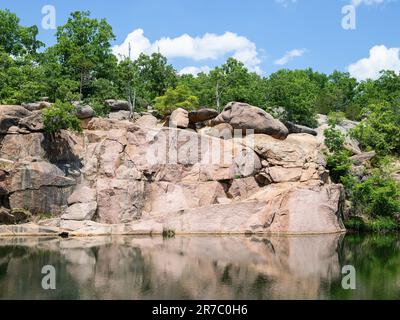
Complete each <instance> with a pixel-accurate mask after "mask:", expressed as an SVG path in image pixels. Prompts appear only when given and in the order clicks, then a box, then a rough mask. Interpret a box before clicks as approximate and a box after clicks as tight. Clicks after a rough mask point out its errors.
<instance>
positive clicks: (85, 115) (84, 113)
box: [76, 105, 95, 120]
mask: <svg viewBox="0 0 400 320" xmlns="http://www.w3.org/2000/svg"><path fill="white" fill-rule="evenodd" d="M94 115H95V113H94V110H93V108H92V107H91V106H89V105H85V106H82V105H79V106H78V107H77V108H76V116H77V117H78V119H81V120H84V119H90V118H93V117H94Z"/></svg>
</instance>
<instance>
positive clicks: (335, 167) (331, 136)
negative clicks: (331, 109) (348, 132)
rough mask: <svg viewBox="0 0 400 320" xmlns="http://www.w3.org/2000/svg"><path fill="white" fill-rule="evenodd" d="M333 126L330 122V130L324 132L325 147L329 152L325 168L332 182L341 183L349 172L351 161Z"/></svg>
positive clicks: (340, 136) (337, 131)
mask: <svg viewBox="0 0 400 320" xmlns="http://www.w3.org/2000/svg"><path fill="white" fill-rule="evenodd" d="M335 126H336V125H335V124H334V122H332V123H331V126H330V128H329V129H326V130H325V131H324V135H325V145H326V146H327V147H328V150H329V154H328V155H327V168H328V170H329V171H330V174H331V178H332V180H333V181H334V182H342V178H344V177H345V176H347V175H348V174H349V172H350V169H351V161H350V154H349V152H348V151H347V150H346V149H345V148H344V142H345V139H344V136H343V134H342V133H341V132H340V131H339V130H337V129H335Z"/></svg>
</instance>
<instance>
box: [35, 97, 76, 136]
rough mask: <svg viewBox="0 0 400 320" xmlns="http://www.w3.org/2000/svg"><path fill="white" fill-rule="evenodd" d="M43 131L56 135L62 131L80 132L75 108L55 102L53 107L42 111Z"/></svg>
mask: <svg viewBox="0 0 400 320" xmlns="http://www.w3.org/2000/svg"><path fill="white" fill-rule="evenodd" d="M43 122H44V127H45V130H46V131H47V132H49V133H53V134H54V133H57V132H59V131H60V130H62V129H71V130H73V131H77V132H81V131H82V129H81V123H80V120H79V119H78V118H77V117H76V115H75V107H74V106H73V105H72V104H70V103H68V102H61V101H57V102H56V103H55V104H54V105H53V106H51V107H49V108H47V109H45V110H44V111H43Z"/></svg>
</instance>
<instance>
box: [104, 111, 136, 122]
mask: <svg viewBox="0 0 400 320" xmlns="http://www.w3.org/2000/svg"><path fill="white" fill-rule="evenodd" d="M130 115H131V113H130V112H129V111H125V110H120V111H116V112H110V114H109V115H108V118H109V119H113V120H118V121H123V120H129V119H130Z"/></svg>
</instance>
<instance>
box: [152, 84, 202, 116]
mask: <svg viewBox="0 0 400 320" xmlns="http://www.w3.org/2000/svg"><path fill="white" fill-rule="evenodd" d="M198 105H199V99H198V98H197V97H196V96H194V95H192V93H191V92H190V90H189V88H188V87H186V86H184V85H178V86H177V87H176V88H175V89H168V90H167V92H166V93H165V95H163V96H161V97H158V98H156V103H155V108H156V110H157V111H158V112H160V113H161V114H162V115H168V114H171V113H172V111H173V110H174V109H177V108H183V109H185V110H188V111H191V110H194V109H196V107H198Z"/></svg>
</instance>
